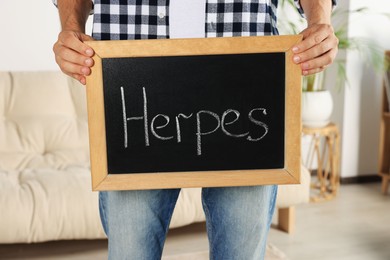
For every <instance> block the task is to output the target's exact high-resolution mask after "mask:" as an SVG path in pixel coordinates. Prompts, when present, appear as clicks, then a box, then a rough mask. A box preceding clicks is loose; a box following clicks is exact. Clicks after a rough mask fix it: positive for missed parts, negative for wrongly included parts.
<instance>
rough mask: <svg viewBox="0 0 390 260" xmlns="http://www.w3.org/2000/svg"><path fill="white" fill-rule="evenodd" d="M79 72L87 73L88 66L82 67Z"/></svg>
mask: <svg viewBox="0 0 390 260" xmlns="http://www.w3.org/2000/svg"><path fill="white" fill-rule="evenodd" d="M81 72H82V73H83V74H84V75H87V73H88V72H89V70H88V68H82V69H81Z"/></svg>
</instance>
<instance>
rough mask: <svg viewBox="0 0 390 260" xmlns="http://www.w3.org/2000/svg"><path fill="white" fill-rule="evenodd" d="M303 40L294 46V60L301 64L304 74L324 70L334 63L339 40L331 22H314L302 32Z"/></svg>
mask: <svg viewBox="0 0 390 260" xmlns="http://www.w3.org/2000/svg"><path fill="white" fill-rule="evenodd" d="M301 34H302V35H303V41H302V42H300V43H299V44H297V45H296V46H294V47H293V48H292V51H293V52H294V57H293V60H294V62H295V63H296V64H300V66H301V69H302V75H304V76H307V75H310V74H314V73H317V72H320V71H323V70H324V69H325V68H326V67H327V66H328V65H330V64H332V63H333V61H334V59H335V57H336V54H337V50H338V43H339V40H338V39H337V37H336V35H335V34H334V31H333V27H332V26H331V25H329V24H313V25H311V26H309V27H308V28H307V29H305V30H304V31H302V32H301Z"/></svg>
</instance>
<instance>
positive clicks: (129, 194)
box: [99, 185, 277, 260]
mask: <svg viewBox="0 0 390 260" xmlns="http://www.w3.org/2000/svg"><path fill="white" fill-rule="evenodd" d="M179 192H180V189H170V190H140V191H109V192H100V194H99V204H100V216H101V220H102V224H103V228H104V231H105V232H106V234H107V236H108V255H109V259H112V260H125V259H126V260H130V259H134V260H154V259H161V255H162V251H163V246H164V242H165V238H166V235H167V232H168V227H169V222H170V220H171V216H172V213H173V209H174V207H175V204H176V200H177V198H178V196H179ZM276 193H277V186H275V185H271V186H254V187H225V188H203V190H202V203H203V209H204V212H205V215H206V227H207V234H208V239H209V245H210V259H215V260H229V259H234V260H240V259H242V260H250V259H263V258H264V254H265V246H266V240H267V235H268V231H269V227H270V225H271V220H272V215H273V212H274V207H275V200H276Z"/></svg>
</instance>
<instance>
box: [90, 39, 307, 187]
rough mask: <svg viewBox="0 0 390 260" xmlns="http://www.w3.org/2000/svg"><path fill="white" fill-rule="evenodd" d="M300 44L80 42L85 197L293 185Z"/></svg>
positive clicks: (252, 41) (296, 175)
mask: <svg viewBox="0 0 390 260" xmlns="http://www.w3.org/2000/svg"><path fill="white" fill-rule="evenodd" d="M300 40H301V36H267V37H234V38H214V39H181V40H144V41H142V40H140V41H107V42H102V41H100V42H89V43H88V44H89V45H90V46H92V47H93V48H94V50H95V53H96V55H95V57H94V61H95V66H94V67H93V68H92V74H91V76H89V77H88V78H87V101H88V120H89V131H90V153H91V171H92V185H93V189H94V190H125V189H158V188H176V187H219V186H242V185H261V184H283V183H286V184H287V183H299V171H300V130H301V129H300V122H301V120H300V95H301V92H300V91H301V90H300V69H299V67H298V66H296V65H295V64H293V62H292V55H293V54H292V52H291V47H292V46H293V45H294V44H296V43H297V42H299V41H300Z"/></svg>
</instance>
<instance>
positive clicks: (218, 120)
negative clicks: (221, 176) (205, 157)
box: [120, 87, 268, 156]
mask: <svg viewBox="0 0 390 260" xmlns="http://www.w3.org/2000/svg"><path fill="white" fill-rule="evenodd" d="M120 90H121V99H122V116H123V130H124V131H123V132H124V138H123V140H124V141H123V145H124V148H128V138H129V128H128V125H129V122H131V121H133V120H143V123H144V124H143V125H144V136H145V146H150V137H149V115H148V98H147V94H146V89H145V87H143V88H142V95H143V116H134V117H128V115H127V111H126V100H125V90H124V88H123V87H121V88H120ZM256 111H260V112H261V113H262V114H263V115H265V116H266V115H267V111H266V109H265V108H254V109H252V110H251V111H249V113H248V119H249V121H250V122H251V123H253V124H255V125H256V126H259V127H260V128H262V131H261V132H264V133H263V134H262V135H261V136H260V137H257V138H253V137H252V136H251V134H250V132H245V133H241V134H233V133H231V132H229V131H228V130H227V129H226V126H228V125H232V124H234V123H235V122H236V121H237V120H238V119H239V118H240V112H239V111H237V110H234V109H227V110H226V111H224V112H223V114H222V116H221V117H220V116H219V115H218V114H217V113H214V112H212V111H208V110H200V111H198V112H197V113H196V114H195V115H193V113H191V114H189V115H185V114H182V113H179V114H178V115H176V116H175V123H176V141H177V143H180V142H181V128H180V122H181V120H189V119H190V118H192V117H194V118H195V120H196V133H195V135H196V152H197V155H198V156H200V155H202V137H203V136H206V135H211V134H213V133H215V132H216V131H218V130H219V129H220V130H221V131H222V132H223V133H224V134H225V135H227V136H229V137H232V138H245V140H247V141H249V142H258V141H260V140H261V139H263V138H264V137H265V136H266V135H267V133H268V125H267V124H265V123H264V122H262V121H259V120H257V119H255V118H254V117H253V113H254V112H256ZM228 115H233V116H234V119H232V120H227V116H228ZM206 116H207V117H209V118H211V119H213V120H215V125H216V126H215V128H214V129H213V130H209V131H205V130H204V129H203V128H202V118H204V117H206ZM159 118H161V119H160V120H159V121H161V120H164V121H165V123H164V124H161V125H156V120H157V119H159ZM230 118H231V116H230ZM170 121H171V120H170V117H169V116H167V115H164V114H157V115H155V116H154V117H153V118H152V120H151V121H150V132H151V133H152V135H153V136H154V137H155V138H157V139H159V140H171V139H173V138H174V136H161V135H159V134H158V133H157V131H158V130H159V129H162V128H164V127H166V126H168V125H169V124H170Z"/></svg>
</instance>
